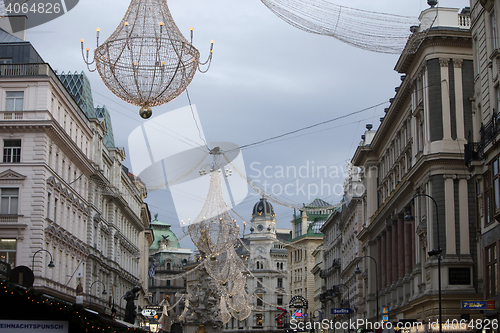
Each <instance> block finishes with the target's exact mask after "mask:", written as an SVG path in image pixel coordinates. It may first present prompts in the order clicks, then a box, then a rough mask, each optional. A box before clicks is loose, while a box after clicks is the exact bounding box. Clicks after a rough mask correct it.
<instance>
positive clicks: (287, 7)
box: [261, 0, 419, 54]
mask: <svg viewBox="0 0 500 333" xmlns="http://www.w3.org/2000/svg"><path fill="white" fill-rule="evenodd" d="M261 1H262V3H263V4H264V5H266V6H267V8H269V9H270V10H271V11H272V12H273V13H274V14H276V15H277V16H278V17H279V18H281V19H282V20H283V21H285V22H287V23H288V24H290V25H292V26H294V27H296V28H299V29H301V30H304V31H307V32H310V33H314V34H319V35H325V36H330V37H334V38H336V39H338V40H340V41H342V42H344V43H347V44H349V45H352V46H355V47H358V48H361V49H364V50H368V51H373V52H379V53H390V54H400V53H401V52H402V51H403V49H404V46H405V44H406V41H407V39H408V37H409V36H410V33H411V32H410V26H413V25H419V21H418V18H416V17H408V16H399V15H392V14H386V13H377V12H370V11H364V10H360V9H355V8H349V7H345V6H339V5H335V4H333V3H331V2H329V1H326V0H261Z"/></svg>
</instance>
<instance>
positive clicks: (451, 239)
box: [433, 175, 457, 254]
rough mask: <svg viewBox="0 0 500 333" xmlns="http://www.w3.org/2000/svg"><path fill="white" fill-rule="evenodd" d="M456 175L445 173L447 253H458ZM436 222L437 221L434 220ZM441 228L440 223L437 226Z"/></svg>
mask: <svg viewBox="0 0 500 333" xmlns="http://www.w3.org/2000/svg"><path fill="white" fill-rule="evenodd" d="M454 178H456V176H455V175H453V176H448V175H444V200H445V204H444V207H445V237H446V254H456V253H457V244H456V237H455V192H454V184H453V180H454ZM433 223H436V221H433ZM437 227H438V228H439V225H438V226H437Z"/></svg>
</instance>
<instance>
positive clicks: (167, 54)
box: [80, 0, 214, 119]
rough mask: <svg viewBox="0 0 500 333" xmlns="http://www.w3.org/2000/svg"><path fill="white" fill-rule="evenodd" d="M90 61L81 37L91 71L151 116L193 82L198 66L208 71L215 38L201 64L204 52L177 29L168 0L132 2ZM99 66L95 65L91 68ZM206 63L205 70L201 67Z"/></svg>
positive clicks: (144, 114)
mask: <svg viewBox="0 0 500 333" xmlns="http://www.w3.org/2000/svg"><path fill="white" fill-rule="evenodd" d="M99 32H100V29H99V28H97V38H96V39H97V48H96V49H95V51H94V57H93V59H92V60H90V57H89V53H90V49H89V48H86V49H85V48H84V45H83V42H84V41H83V39H82V40H80V42H81V48H82V56H83V59H84V61H85V63H86V64H87V67H88V69H89V71H95V70H96V69H97V71H98V72H99V75H100V76H101V79H102V80H103V82H104V84H105V85H106V86H107V87H108V89H109V90H111V92H113V94H115V95H116V96H118V97H119V98H121V99H122V100H124V101H125V102H127V103H130V104H133V105H137V106H140V107H141V110H140V112H139V114H140V116H141V117H142V118H144V119H147V118H149V117H151V115H152V111H151V107H153V106H158V105H162V104H165V103H167V102H169V101H171V100H173V99H174V98H176V97H177V96H178V95H179V94H180V93H182V92H183V91H184V90H185V89H186V88H187V86H188V85H189V84H190V83H191V80H192V79H193V76H194V74H195V73H196V70H199V71H200V72H206V71H207V70H208V68H209V67H210V64H211V61H212V54H213V43H214V42H213V41H212V42H211V46H210V53H209V56H208V59H207V61H205V62H203V63H200V52H199V51H198V50H197V49H196V48H195V47H194V46H193V44H192V42H193V29H192V28H191V41H190V42H189V41H188V40H187V39H186V38H185V37H184V36H183V35H182V33H181V32H180V31H179V28H178V27H177V25H176V24H175V22H174V20H173V18H172V15H171V14H170V11H169V9H168V6H167V2H166V0H132V1H131V2H130V5H129V7H128V9H127V12H126V13H125V16H124V17H123V19H122V20H121V22H120V24H119V25H118V27H117V28H116V29H115V31H114V32H113V34H111V36H109V38H108V39H107V40H106V41H105V42H104V43H102V44H101V45H99ZM92 65H95V68H93V69H92V68H91V66H92ZM204 65H206V66H207V68H206V69H203V70H202V69H201V67H200V66H204Z"/></svg>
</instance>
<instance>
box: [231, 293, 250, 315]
mask: <svg viewBox="0 0 500 333" xmlns="http://www.w3.org/2000/svg"><path fill="white" fill-rule="evenodd" d="M226 301H227V307H228V309H229V312H230V313H231V316H233V317H234V318H236V319H237V320H238V321H242V320H244V319H246V318H247V317H248V316H249V315H250V313H251V312H252V308H251V307H250V306H249V304H250V296H249V295H248V294H247V292H246V291H245V290H244V289H242V290H239V291H237V292H236V293H235V294H232V295H228V297H227V298H226Z"/></svg>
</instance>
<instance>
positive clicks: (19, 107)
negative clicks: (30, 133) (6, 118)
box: [14, 98, 23, 111]
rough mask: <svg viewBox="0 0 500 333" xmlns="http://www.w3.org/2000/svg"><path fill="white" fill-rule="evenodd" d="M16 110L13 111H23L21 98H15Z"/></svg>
mask: <svg viewBox="0 0 500 333" xmlns="http://www.w3.org/2000/svg"><path fill="white" fill-rule="evenodd" d="M15 106H16V108H15V110H14V111H22V110H23V99H22V98H16V104H15Z"/></svg>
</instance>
